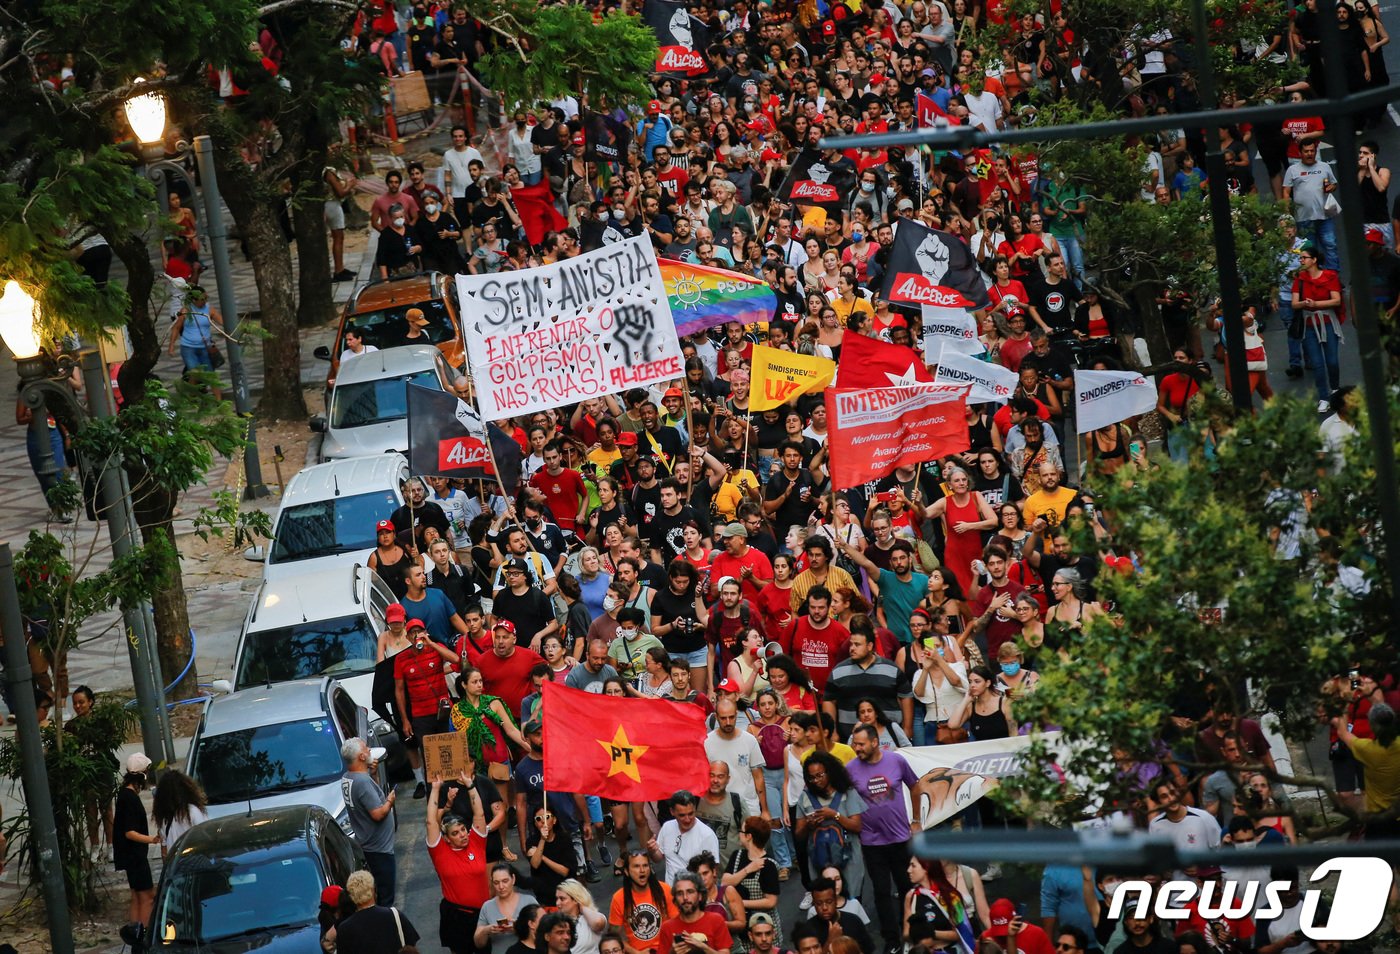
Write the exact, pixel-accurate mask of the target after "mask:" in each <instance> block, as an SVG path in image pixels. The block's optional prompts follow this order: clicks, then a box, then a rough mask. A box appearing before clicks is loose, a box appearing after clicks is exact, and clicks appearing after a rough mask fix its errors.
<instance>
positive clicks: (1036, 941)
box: [982, 898, 1055, 954]
mask: <svg viewBox="0 0 1400 954" xmlns="http://www.w3.org/2000/svg"><path fill="white" fill-rule="evenodd" d="M988 919H989V920H990V921H991V922H992V923H991V926H990V927H988V928H987V930H986V931H984V932H983V934H982V936H983V937H984V938H991V939H992V940H994V941H996V942H997V943H998V944H1000V945H1001V947H1002V949H1003V950H1005V951H1006V952H1007V954H1011V952H1013V951H1014V952H1019V954H1054V950H1055V946H1054V944H1052V943H1051V941H1050V935H1048V934H1046V933H1045V929H1044V928H1041V927H1038V926H1036V925H1034V924H1032V923H1031V922H1030V921H1028V920H1026V915H1025V906H1024V905H1017V904H1015V903H1013V902H1012V900H1011V899H1010V898H997V899H996V900H995V901H993V902H992V905H991V910H990V912H989V918H988Z"/></svg>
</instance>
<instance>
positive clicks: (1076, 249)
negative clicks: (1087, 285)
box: [1055, 235, 1084, 289]
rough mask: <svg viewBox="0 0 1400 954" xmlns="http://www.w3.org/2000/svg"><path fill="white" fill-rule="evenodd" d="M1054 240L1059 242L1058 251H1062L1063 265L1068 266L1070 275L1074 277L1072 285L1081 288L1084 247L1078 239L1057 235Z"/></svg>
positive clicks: (1082, 285)
mask: <svg viewBox="0 0 1400 954" xmlns="http://www.w3.org/2000/svg"><path fill="white" fill-rule="evenodd" d="M1055 241H1057V242H1059V243H1060V251H1061V252H1063V253H1064V256H1065V265H1067V266H1068V267H1069V273H1070V276H1071V277H1072V278H1073V279H1074V287H1075V288H1079V289H1083V287H1084V248H1083V246H1081V245H1080V244H1079V239H1078V238H1062V237H1061V236H1058V235H1057V236H1055Z"/></svg>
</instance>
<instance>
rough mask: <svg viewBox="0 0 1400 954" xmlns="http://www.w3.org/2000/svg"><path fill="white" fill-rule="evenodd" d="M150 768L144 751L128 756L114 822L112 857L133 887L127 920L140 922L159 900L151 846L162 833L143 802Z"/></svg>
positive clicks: (149, 762)
mask: <svg viewBox="0 0 1400 954" xmlns="http://www.w3.org/2000/svg"><path fill="white" fill-rule="evenodd" d="M150 767H151V760H150V758H149V757H148V756H147V755H146V754H145V753H144V752H134V753H132V754H131V755H130V756H129V757H128V758H127V760H126V774H125V775H123V776H122V787H121V790H120V791H119V792H117V808H116V812H115V814H114V816H113V822H112V860H113V861H114V862H115V864H116V868H117V870H118V871H125V872H126V884H127V887H129V888H130V889H131V899H130V901H129V902H128V904H127V920H128V921H131V922H133V923H136V924H145V923H146V922H147V921H149V920H150V917H151V907H152V906H153V905H154V904H155V900H156V886H155V880H154V878H153V877H152V876H151V862H150V859H149V858H148V857H147V855H148V852H149V850H150V847H151V845H154V844H158V843H159V842H160V836H158V835H153V834H151V827H150V823H149V822H148V821H147V819H146V807H145V806H144V805H143V804H141V792H142V790H143V789H145V787H146V772H147V771H149V770H150Z"/></svg>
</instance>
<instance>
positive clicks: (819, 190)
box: [778, 149, 856, 213]
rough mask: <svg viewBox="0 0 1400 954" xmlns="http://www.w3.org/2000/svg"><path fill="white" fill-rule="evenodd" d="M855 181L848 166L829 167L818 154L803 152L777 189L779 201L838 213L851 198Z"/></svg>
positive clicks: (842, 164)
mask: <svg viewBox="0 0 1400 954" xmlns="http://www.w3.org/2000/svg"><path fill="white" fill-rule="evenodd" d="M855 180H856V177H855V172H854V171H853V167H852V166H851V165H850V164H849V163H846V162H842V163H841V164H839V165H837V164H834V163H829V162H827V161H826V160H825V159H824V158H823V157H822V154H821V153H820V152H818V151H817V150H815V149H803V150H802V151H801V152H799V153H798V154H797V158H796V159H794V160H793V161H792V168H791V169H789V170H788V174H787V178H786V179H784V180H783V184H782V185H780V186H778V198H780V199H782V200H783V201H785V202H791V203H794V204H797V203H803V204H806V205H819V206H821V207H822V208H823V209H826V211H827V212H828V213H837V212H840V211H841V206H842V205H843V204H844V203H845V202H846V200H847V199H849V198H850V195H851V190H852V189H854V188H855V184H856V182H855Z"/></svg>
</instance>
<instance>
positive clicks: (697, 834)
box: [646, 788, 720, 883]
mask: <svg viewBox="0 0 1400 954" xmlns="http://www.w3.org/2000/svg"><path fill="white" fill-rule="evenodd" d="M699 802H700V800H699V799H698V798H696V797H695V795H694V793H692V792H689V791H686V790H685V789H683V788H682V789H679V790H677V791H676V793H675V794H674V795H672V796H671V798H670V801H669V802H668V804H669V806H670V809H671V818H670V819H669V820H668V821H666V822H664V823H663V824H662V826H661V830H660V831H658V832H657V833H656V836H655V837H653V838H650V839H648V840H647V842H646V850H647V854H648V855H650V856H651V860H652V863H653V864H654V863H656V862H663V861H664V862H665V864H666V881H667V882H668V883H670V882H674V881H675V880H676V878H677V877H678V876H679V875H681V874H684V873H685V872H686V871H687V870H688V869H687V868H686V865H687V864H688V863H689V861H690V859H691V858H693V857H695V856H696V855H698V854H700V852H702V851H708V852H710V853H711V854H713V855H718V854H719V850H720V848H719V838H717V837H716V836H715V833H714V831H713V830H711V828H710V826H709V825H706V824H705V823H704V821H702V820H701V819H700V816H699V814H698V809H699Z"/></svg>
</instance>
